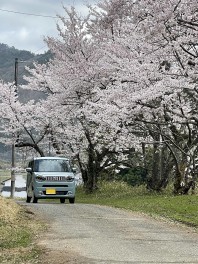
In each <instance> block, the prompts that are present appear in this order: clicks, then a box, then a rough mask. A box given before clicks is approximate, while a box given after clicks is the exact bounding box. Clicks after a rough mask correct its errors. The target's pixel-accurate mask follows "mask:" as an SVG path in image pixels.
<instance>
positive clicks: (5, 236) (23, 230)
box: [0, 196, 43, 264]
mask: <svg viewBox="0 0 198 264" xmlns="http://www.w3.org/2000/svg"><path fill="white" fill-rule="evenodd" d="M0 204H1V207H0V234H1V236H0V259H1V261H0V262H1V263H9V264H16V263H17V264H19V263H20V264H21V263H29V264H33V263H38V262H37V260H38V257H39V253H40V251H39V248H38V247H37V246H36V245H35V244H32V242H33V237H34V236H35V235H36V234H37V233H38V232H39V230H40V229H41V228H43V225H42V224H41V223H39V222H38V221H36V219H34V215H32V214H31V213H30V212H28V211H26V210H25V208H23V207H21V206H19V205H18V204H16V203H15V202H14V201H13V200H10V199H5V198H3V197H1V196H0Z"/></svg>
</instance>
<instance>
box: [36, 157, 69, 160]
mask: <svg viewBox="0 0 198 264" xmlns="http://www.w3.org/2000/svg"><path fill="white" fill-rule="evenodd" d="M43 159H45V160H46V159H48V160H50V159H64V160H69V159H68V158H66V157H35V158H33V159H32V160H43Z"/></svg>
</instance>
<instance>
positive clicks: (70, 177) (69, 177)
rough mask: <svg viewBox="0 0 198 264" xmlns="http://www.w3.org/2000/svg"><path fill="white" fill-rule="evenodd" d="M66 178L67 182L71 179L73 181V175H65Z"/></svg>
mask: <svg viewBox="0 0 198 264" xmlns="http://www.w3.org/2000/svg"><path fill="white" fill-rule="evenodd" d="M66 180H67V181H69V182H72V181H74V177H72V176H67V177H66Z"/></svg>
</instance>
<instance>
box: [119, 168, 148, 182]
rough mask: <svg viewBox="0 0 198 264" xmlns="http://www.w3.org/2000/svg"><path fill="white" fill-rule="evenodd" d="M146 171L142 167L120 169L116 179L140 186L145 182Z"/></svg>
mask: <svg viewBox="0 0 198 264" xmlns="http://www.w3.org/2000/svg"><path fill="white" fill-rule="evenodd" d="M146 178H147V171H146V169H144V168H142V167H134V168H130V169H126V168H125V169H121V170H120V172H119V173H118V175H117V179H118V180H121V181H124V182H126V183H127V184H129V185H131V186H140V185H143V184H145V183H146Z"/></svg>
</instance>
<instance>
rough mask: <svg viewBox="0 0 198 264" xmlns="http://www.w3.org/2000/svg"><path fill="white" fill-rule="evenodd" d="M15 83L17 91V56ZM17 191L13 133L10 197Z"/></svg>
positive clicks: (16, 59)
mask: <svg viewBox="0 0 198 264" xmlns="http://www.w3.org/2000/svg"><path fill="white" fill-rule="evenodd" d="M14 85H15V91H16V92H17V85H18V58H15V70H14ZM14 193H15V136H14V135H13V142H12V171H11V192H10V197H11V198H14Z"/></svg>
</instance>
